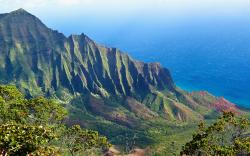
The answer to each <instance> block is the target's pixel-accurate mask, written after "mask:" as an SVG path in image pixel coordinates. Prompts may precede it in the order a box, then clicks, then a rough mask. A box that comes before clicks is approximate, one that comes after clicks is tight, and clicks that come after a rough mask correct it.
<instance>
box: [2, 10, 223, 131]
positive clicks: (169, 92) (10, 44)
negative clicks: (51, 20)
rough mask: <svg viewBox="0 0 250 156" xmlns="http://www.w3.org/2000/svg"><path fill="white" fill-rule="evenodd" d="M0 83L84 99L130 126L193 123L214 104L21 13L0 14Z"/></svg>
mask: <svg viewBox="0 0 250 156" xmlns="http://www.w3.org/2000/svg"><path fill="white" fill-rule="evenodd" d="M0 83H2V84H14V85H17V86H18V87H19V88H20V89H21V90H22V91H23V92H25V93H26V94H27V95H29V96H37V95H46V96H54V97H58V98H60V99H64V98H65V95H66V94H67V96H71V97H76V96H78V95H82V94H88V95H89V97H88V98H87V99H88V100H85V102H86V103H85V104H83V103H82V105H84V106H85V107H86V111H88V112H89V113H91V114H95V115H98V116H101V117H103V118H105V119H106V120H110V121H112V122H117V123H120V124H124V125H130V126H131V125H133V124H135V123H136V122H137V121H139V120H141V119H145V118H147V119H152V118H159V117H161V118H165V119H168V120H181V121H189V120H198V119H200V118H202V117H204V116H205V115H206V114H209V113H210V110H211V108H212V109H213V106H215V104H214V103H213V104H212V103H210V99H211V98H212V99H213V100H212V101H213V102H214V100H216V97H211V98H202V99H198V98H195V96H194V95H191V94H187V93H186V92H184V91H182V90H180V89H178V88H176V86H175V84H174V82H173V80H172V78H171V75H170V73H169V71H168V70H167V69H166V68H163V67H161V66H160V64H159V63H143V62H139V61H137V60H134V59H132V58H131V57H130V56H128V55H127V54H125V53H122V52H121V51H120V50H119V49H116V48H108V47H104V46H102V45H99V44H97V43H95V42H94V41H93V40H91V39H90V38H88V37H87V36H86V35H84V34H81V35H71V36H69V37H65V36H64V35H63V34H61V33H59V32H57V31H54V30H51V29H49V28H47V27H46V26H45V25H44V24H43V23H42V22H41V21H40V20H39V19H38V18H36V17H35V16H33V15H31V14H30V13H28V12H26V11H25V10H23V9H19V10H16V11H13V12H11V13H7V14H1V15H0ZM96 96H98V97H96ZM111 97H119V98H120V99H122V100H120V101H119V100H118V101H116V104H115V107H114V105H111V104H110V102H108V103H107V102H105V100H107V99H108V98H111ZM111 103H112V102H111ZM217 105H218V104H217V103H216V106H217ZM118 108H119V109H118ZM216 108H217V107H216ZM223 108H224V107H223ZM214 111H218V109H214ZM219 111H222V110H221V109H220V110H219Z"/></svg>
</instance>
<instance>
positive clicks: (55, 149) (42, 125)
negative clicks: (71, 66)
mask: <svg viewBox="0 0 250 156" xmlns="http://www.w3.org/2000/svg"><path fill="white" fill-rule="evenodd" d="M0 108H1V109H0V124H1V126H0V152H1V153H2V155H20V156H25V155H28V154H32V155H61V154H65V153H70V155H72V156H73V155H76V154H79V153H81V152H82V153H86V150H90V149H92V150H93V149H100V150H102V151H105V150H107V149H108V148H109V147H110V144H109V143H108V141H107V138H106V137H103V136H100V135H99V134H98V132H96V131H92V130H86V129H81V127H80V126H78V125H74V126H72V127H69V128H67V127H65V126H64V124H63V121H64V120H65V119H66V117H67V111H66V109H65V108H64V107H63V106H62V105H61V104H58V103H56V102H55V101H53V100H49V99H46V98H43V97H37V98H33V99H26V98H25V97H24V95H23V94H22V93H20V92H19V91H18V90H17V88H16V87H13V86H0Z"/></svg>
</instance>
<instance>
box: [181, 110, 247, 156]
mask: <svg viewBox="0 0 250 156" xmlns="http://www.w3.org/2000/svg"><path fill="white" fill-rule="evenodd" d="M249 125H250V123H249V121H248V119H247V118H244V117H236V115H235V114H234V113H232V112H224V113H223V115H222V116H221V117H220V118H219V119H218V120H217V121H216V122H215V123H213V124H212V125H210V126H208V127H207V126H205V124H204V122H201V123H200V124H199V129H198V131H197V132H196V133H195V134H194V135H193V139H192V140H191V141H190V142H188V143H186V145H185V146H184V147H183V150H182V152H181V155H224V156H230V155H231V156H233V155H237V154H247V153H250V136H249V134H248V133H247V131H248V128H249Z"/></svg>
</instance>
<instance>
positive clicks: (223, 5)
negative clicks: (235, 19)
mask: <svg viewBox="0 0 250 156" xmlns="http://www.w3.org/2000/svg"><path fill="white" fill-rule="evenodd" d="M0 4H1V5H0V10H1V12H8V11H11V10H15V9H17V8H21V7H22V8H24V9H27V10H30V11H33V12H40V13H44V14H46V15H51V16H55V15H56V16H59V14H60V15H64V16H65V15H70V14H76V13H77V14H79V13H80V14H100V13H101V14H102V15H103V14H104V15H105V14H110V15H114V16H117V15H129V14H135V13H136V14H144V13H150V14H152V13H159V12H161V13H169V14H186V13H201V12H202V13H211V14H217V13H219V14H236V13H239V12H240V13H242V12H244V11H247V10H249V7H250V1H249V0H0ZM52 12H53V13H54V14H50V13H52Z"/></svg>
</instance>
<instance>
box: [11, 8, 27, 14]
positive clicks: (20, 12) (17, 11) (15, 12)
mask: <svg viewBox="0 0 250 156" xmlns="http://www.w3.org/2000/svg"><path fill="white" fill-rule="evenodd" d="M10 14H22V15H23V14H29V15H31V14H30V13H29V12H28V11H26V10H25V9H23V8H19V9H17V10H14V11H11V12H10Z"/></svg>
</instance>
